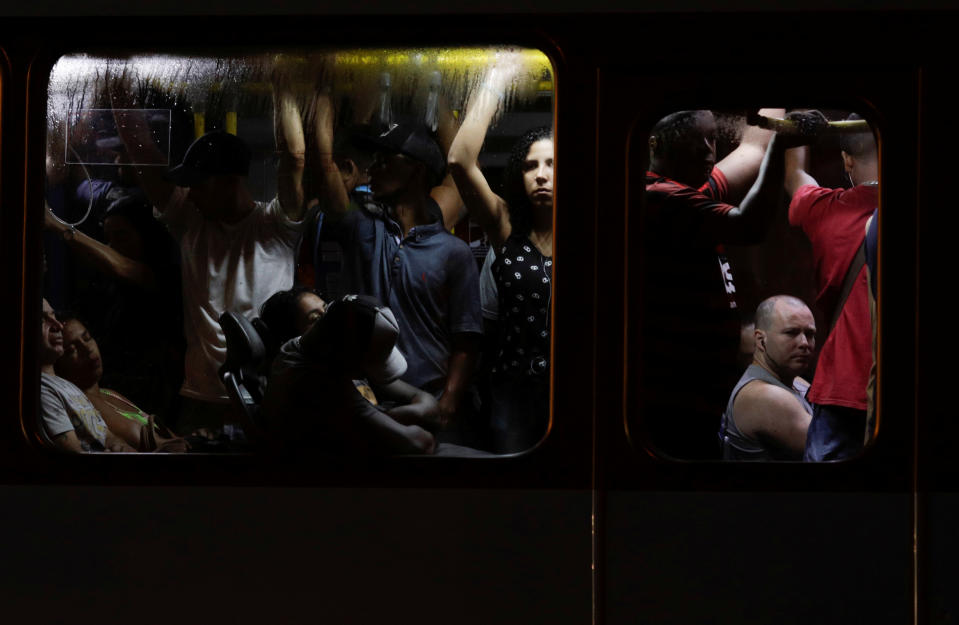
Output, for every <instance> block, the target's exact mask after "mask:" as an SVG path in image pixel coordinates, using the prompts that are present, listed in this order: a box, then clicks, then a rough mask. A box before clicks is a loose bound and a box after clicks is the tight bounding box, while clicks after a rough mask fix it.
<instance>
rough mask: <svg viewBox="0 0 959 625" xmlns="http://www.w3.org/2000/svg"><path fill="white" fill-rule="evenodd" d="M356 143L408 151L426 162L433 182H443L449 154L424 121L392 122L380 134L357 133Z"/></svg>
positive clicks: (367, 146) (408, 154)
mask: <svg viewBox="0 0 959 625" xmlns="http://www.w3.org/2000/svg"><path fill="white" fill-rule="evenodd" d="M353 142H354V143H355V144H356V145H357V146H358V147H360V148H363V149H366V150H370V151H373V152H380V151H382V152H391V153H394V154H405V155H406V156H409V157H410V158H412V159H413V160H415V161H418V162H420V163H423V164H424V165H426V170H427V171H428V172H429V173H430V176H431V177H432V181H433V184H434V185H437V184H439V183H440V182H442V181H443V177H444V176H446V156H445V155H444V154H443V151H442V150H441V149H440V146H439V144H438V143H436V140H435V139H434V138H433V136H432V135H431V134H430V131H429V130H428V129H427V128H426V126H424V125H422V124H408V123H403V124H391V125H390V127H389V128H388V129H387V130H386V131H385V132H383V133H382V134H380V135H379V136H370V135H364V134H356V135H354V137H353Z"/></svg>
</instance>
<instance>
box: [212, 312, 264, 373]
mask: <svg viewBox="0 0 959 625" xmlns="http://www.w3.org/2000/svg"><path fill="white" fill-rule="evenodd" d="M220 327H221V328H223V335H224V336H225V337H226V362H225V363H223V367H224V368H225V369H227V370H236V369H238V368H241V367H243V368H249V367H253V368H255V367H257V366H259V364H260V363H261V362H262V361H263V358H264V357H265V356H266V346H265V345H264V344H263V338H262V337H261V336H260V333H259V332H257V330H256V328H254V327H253V324H252V323H251V322H250V320H249V319H247V318H246V317H244V316H243V315H241V314H239V313H235V312H233V311H232V310H227V311H225V312H224V313H223V314H222V315H220Z"/></svg>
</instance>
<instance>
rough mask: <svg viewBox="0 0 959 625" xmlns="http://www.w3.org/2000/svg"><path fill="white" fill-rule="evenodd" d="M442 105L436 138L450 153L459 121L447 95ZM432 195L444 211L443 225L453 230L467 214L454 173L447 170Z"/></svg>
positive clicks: (442, 148)
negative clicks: (454, 114) (451, 108)
mask: <svg viewBox="0 0 959 625" xmlns="http://www.w3.org/2000/svg"><path fill="white" fill-rule="evenodd" d="M440 102H441V105H440V107H439V110H438V111H437V115H438V116H439V124H438V125H437V128H436V139H437V142H438V143H439V144H440V149H441V150H443V154H449V151H450V147H451V146H452V145H453V139H454V138H455V137H456V131H457V121H456V118H455V117H453V111H452V110H450V106H449V102H448V101H447V100H446V98H445V97H442V96H441V97H440ZM430 197H432V198H433V201H435V202H436V203H437V204H439V207H440V210H441V211H442V212H443V225H444V226H446V229H447V230H452V229H453V226H455V225H456V224H457V223H459V221H460V220H461V219H462V218H463V217H464V216H465V215H466V211H465V210H464V206H463V199H462V197H461V196H460V192H459V188H458V187H457V185H456V182H455V181H454V180H453V175H452V173H450V172H447V174H446V177H445V178H443V181H442V182H441V183H440V184H439V185H438V186H436V187H433V190H432V191H430Z"/></svg>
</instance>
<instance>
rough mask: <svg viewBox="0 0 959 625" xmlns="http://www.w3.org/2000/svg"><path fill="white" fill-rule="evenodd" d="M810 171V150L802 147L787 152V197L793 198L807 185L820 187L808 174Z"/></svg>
mask: <svg viewBox="0 0 959 625" xmlns="http://www.w3.org/2000/svg"><path fill="white" fill-rule="evenodd" d="M808 169H809V148H807V147H805V146H801V147H798V148H793V149H791V150H786V183H785V187H786V195H788V196H789V197H790V199H791V198H792V196H793V195H795V193H796V191H797V190H798V189H799V187H801V186H803V185H807V184H812V185H816V186H819V183H817V182H816V179H815V178H813V177H812V176H810V175H809V174H808V173H806V172H807V170H808Z"/></svg>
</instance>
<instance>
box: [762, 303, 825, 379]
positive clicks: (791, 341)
mask: <svg viewBox="0 0 959 625" xmlns="http://www.w3.org/2000/svg"><path fill="white" fill-rule="evenodd" d="M772 317H773V318H772V322H771V323H770V327H769V330H768V331H763V330H756V342H757V343H759V344H760V345H761V346H762V347H763V348H764V349H765V352H766V356H767V360H768V361H769V363H770V364H771V365H773V367H775V368H776V369H778V371H776V373H778V374H779V375H780V376H781V377H788V378H790V379H791V378H793V377H795V376H797V375H799V374H801V373H802V372H803V371H805V370H806V369H807V368H808V367H809V363H810V361H811V360H812V354H813V350H814V349H815V348H816V320H815V318H814V317H813V314H812V312H811V311H810V310H809V308H807V307H806V306H804V305H803V306H799V305H795V304H791V303H789V302H787V301H779V302H777V303H776V308H775V309H774V311H773V316H772Z"/></svg>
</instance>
